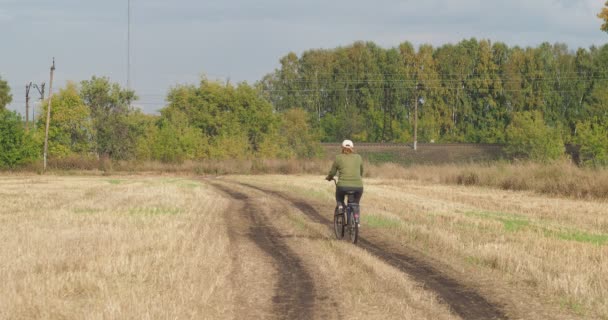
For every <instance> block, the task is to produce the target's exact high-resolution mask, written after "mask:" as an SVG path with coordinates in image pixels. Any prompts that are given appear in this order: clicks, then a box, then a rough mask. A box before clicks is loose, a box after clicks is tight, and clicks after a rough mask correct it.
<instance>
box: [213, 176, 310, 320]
mask: <svg viewBox="0 0 608 320" xmlns="http://www.w3.org/2000/svg"><path fill="white" fill-rule="evenodd" d="M210 184H211V185H212V186H213V187H215V188H216V189H218V190H220V191H222V192H223V193H225V194H227V195H229V196H230V197H231V198H233V199H234V200H237V201H241V202H243V203H244V208H243V213H245V216H243V217H242V219H241V220H242V221H243V223H247V224H250V227H249V237H250V239H251V240H252V241H253V242H254V243H255V244H256V245H257V246H258V247H259V248H260V249H262V250H263V251H264V252H265V253H266V254H268V256H270V257H271V258H272V259H273V260H274V265H275V266H276V268H277V272H278V278H279V279H278V282H277V286H276V288H275V293H274V297H273V298H272V301H273V305H274V306H273V313H274V315H275V316H276V317H277V318H279V319H310V318H312V317H313V313H314V301H315V297H314V292H315V287H314V282H313V280H312V277H311V275H310V274H309V273H308V271H307V270H306V269H305V268H304V266H303V263H302V261H301V260H300V258H299V257H298V256H297V255H296V254H295V253H294V252H293V251H292V250H291V249H290V248H289V247H288V246H287V244H286V243H285V242H284V241H283V237H282V236H281V235H280V234H279V233H278V232H277V230H276V229H275V228H274V227H272V225H271V224H270V222H269V221H268V219H267V218H266V217H265V216H264V215H263V214H261V213H260V212H259V210H260V209H259V208H258V207H256V206H255V204H254V203H253V201H252V200H251V198H249V197H248V196H247V195H246V194H243V193H241V192H238V191H235V190H231V189H229V188H227V187H225V186H223V185H220V184H218V183H210ZM229 214H230V213H229ZM232 214H236V213H232Z"/></svg>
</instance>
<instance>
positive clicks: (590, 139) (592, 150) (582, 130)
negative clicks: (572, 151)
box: [576, 119, 608, 166]
mask: <svg viewBox="0 0 608 320" xmlns="http://www.w3.org/2000/svg"><path fill="white" fill-rule="evenodd" d="M607 122H608V121H598V119H595V120H594V121H586V122H582V123H579V124H578V125H577V126H576V131H577V137H576V142H577V143H578V145H579V146H580V150H579V154H580V159H581V162H582V163H583V164H584V165H590V166H606V165H608V124H607Z"/></svg>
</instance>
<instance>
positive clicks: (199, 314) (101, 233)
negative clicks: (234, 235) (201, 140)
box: [0, 176, 234, 319]
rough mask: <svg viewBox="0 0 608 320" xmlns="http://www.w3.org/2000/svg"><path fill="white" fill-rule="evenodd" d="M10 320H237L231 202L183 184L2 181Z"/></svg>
mask: <svg viewBox="0 0 608 320" xmlns="http://www.w3.org/2000/svg"><path fill="white" fill-rule="evenodd" d="M0 203H1V206H0V242H1V243H2V245H1V246H0V278H1V279H2V281H1V282H0V319H204V318H230V317H234V314H233V310H232V306H231V304H230V303H226V301H231V296H232V295H233V294H234V292H232V291H231V290H232V287H231V286H228V285H226V284H227V283H228V282H229V280H230V279H229V277H228V273H229V272H230V269H231V264H232V260H231V259H230V256H229V255H228V254H227V252H228V251H229V250H228V246H229V238H228V235H227V233H226V229H225V227H223V226H224V223H223V218H222V212H223V211H224V210H225V209H226V207H227V205H228V202H227V201H226V200H224V199H223V198H221V197H218V196H217V194H215V193H214V192H213V191H211V189H209V188H208V187H206V186H204V185H201V184H198V183H195V182H191V181H186V180H181V179H166V178H165V179H162V178H156V179H151V178H129V179H123V178H116V177H109V178H106V177H97V178H95V177H93V178H91V177H89V178H83V177H36V176H30V177H27V176H25V177H24V176H4V177H0Z"/></svg>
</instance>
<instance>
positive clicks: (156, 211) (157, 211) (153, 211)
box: [129, 207, 182, 216]
mask: <svg viewBox="0 0 608 320" xmlns="http://www.w3.org/2000/svg"><path fill="white" fill-rule="evenodd" d="M180 213H182V210H180V209H178V208H163V207H150V208H132V209H129V214H130V215H136V216H163V215H177V214H180Z"/></svg>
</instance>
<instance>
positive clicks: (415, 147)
mask: <svg viewBox="0 0 608 320" xmlns="http://www.w3.org/2000/svg"><path fill="white" fill-rule="evenodd" d="M414 98H415V99H416V101H414V151H416V150H417V149H418V99H420V97H419V96H418V84H416V94H415V96H414Z"/></svg>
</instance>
